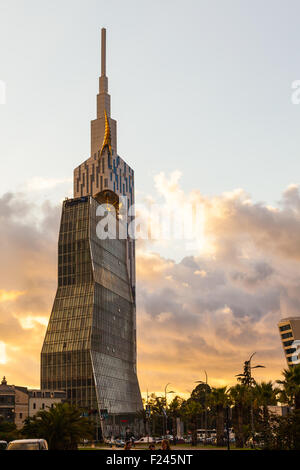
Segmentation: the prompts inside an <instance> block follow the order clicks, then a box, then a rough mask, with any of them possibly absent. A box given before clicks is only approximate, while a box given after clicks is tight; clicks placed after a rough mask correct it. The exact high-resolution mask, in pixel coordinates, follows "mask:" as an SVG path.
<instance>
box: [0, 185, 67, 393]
mask: <svg viewBox="0 0 300 470" xmlns="http://www.w3.org/2000/svg"><path fill="white" fill-rule="evenodd" d="M36 213H38V214H39V218H38V219H37V216H36ZM59 216H60V209H59V208H58V207H53V206H52V205H51V204H50V203H49V202H46V203H43V204H42V205H41V206H38V207H36V206H35V205H34V204H33V203H30V202H28V201H27V199H26V197H25V196H24V194H20V193H16V194H13V193H7V194H4V195H3V196H2V197H1V198H0V224H1V231H0V258H1V265H0V341H1V343H2V344H4V345H5V352H6V358H5V360H2V363H3V364H2V365H1V373H2V375H7V377H8V380H9V382H10V383H15V384H20V385H22V384H24V385H31V386H38V385H39V355H40V349H41V346H42V341H43V336H44V332H45V325H46V322H47V320H48V318H49V313H50V310H51V304H52V301H53V296H54V293H55V288H56V282H57V280H56V262H57V252H56V250H57V248H56V246H57V236H58V227H59Z"/></svg>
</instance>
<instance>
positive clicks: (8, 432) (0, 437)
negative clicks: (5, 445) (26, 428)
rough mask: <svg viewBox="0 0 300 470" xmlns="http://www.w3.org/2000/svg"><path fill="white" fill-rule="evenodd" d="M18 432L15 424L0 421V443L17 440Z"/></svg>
mask: <svg viewBox="0 0 300 470" xmlns="http://www.w3.org/2000/svg"><path fill="white" fill-rule="evenodd" d="M18 437H19V431H18V430H17V426H16V425H15V423H10V422H8V421H4V420H3V419H0V441H7V442H8V441H13V440H14V439H18Z"/></svg>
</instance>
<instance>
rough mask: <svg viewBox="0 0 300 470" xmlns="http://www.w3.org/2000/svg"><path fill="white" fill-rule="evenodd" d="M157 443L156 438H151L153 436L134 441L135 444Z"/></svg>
mask: <svg viewBox="0 0 300 470" xmlns="http://www.w3.org/2000/svg"><path fill="white" fill-rule="evenodd" d="M155 442H157V441H156V439H155V437H151V436H145V437H141V438H140V439H138V440H136V441H134V443H135V444H148V443H149V444H153V443H155Z"/></svg>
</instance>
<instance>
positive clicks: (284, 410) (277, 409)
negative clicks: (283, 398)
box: [268, 405, 290, 416]
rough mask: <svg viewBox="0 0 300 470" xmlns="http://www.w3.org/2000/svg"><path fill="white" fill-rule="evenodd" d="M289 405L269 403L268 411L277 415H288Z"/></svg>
mask: <svg viewBox="0 0 300 470" xmlns="http://www.w3.org/2000/svg"><path fill="white" fill-rule="evenodd" d="M289 409H290V408H289V407H288V406H285V405H284V406H280V405H269V406H268V411H269V413H272V414H273V415H276V416H287V414H288V413H289Z"/></svg>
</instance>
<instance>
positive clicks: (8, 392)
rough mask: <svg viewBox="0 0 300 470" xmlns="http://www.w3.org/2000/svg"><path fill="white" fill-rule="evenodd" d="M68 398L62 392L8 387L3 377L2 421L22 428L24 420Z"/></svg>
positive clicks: (0, 401) (0, 408) (0, 393)
mask: <svg viewBox="0 0 300 470" xmlns="http://www.w3.org/2000/svg"><path fill="white" fill-rule="evenodd" d="M65 398H66V392H64V391H62V390H37V389H35V390H30V389H28V388H27V387H20V386H17V385H7V380H6V378H5V377H3V379H2V382H1V384H0V420H3V421H8V422H10V423H15V424H16V426H17V429H20V428H22V426H23V422H24V420H25V419H26V418H27V417H28V416H30V417H32V416H34V415H35V414H36V413H38V412H39V411H40V410H46V409H49V408H51V407H53V405H54V404H55V403H60V402H62V401H64V400H65Z"/></svg>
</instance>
